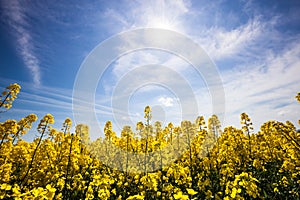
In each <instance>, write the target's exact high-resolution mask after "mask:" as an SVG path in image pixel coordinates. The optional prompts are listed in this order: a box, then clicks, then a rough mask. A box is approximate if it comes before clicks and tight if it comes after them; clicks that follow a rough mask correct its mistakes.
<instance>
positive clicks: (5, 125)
mask: <svg viewBox="0 0 300 200" xmlns="http://www.w3.org/2000/svg"><path fill="white" fill-rule="evenodd" d="M20 89H21V87H20V86H19V85H18V84H12V85H10V86H8V87H7V88H6V90H5V91H4V92H3V93H2V96H1V100H0V107H1V109H4V110H8V109H9V108H11V106H12V104H13V101H14V100H15V99H16V97H17V94H18V93H19V92H20ZM296 98H297V100H298V101H300V93H298V95H297V96H296ZM299 109H300V105H299ZM144 114H145V116H144V119H141V120H143V121H140V122H137V126H136V127H129V126H125V127H124V128H123V130H122V131H121V133H120V134H117V133H115V132H114V130H113V124H112V122H110V121H108V122H107V123H106V125H105V128H104V133H105V138H99V139H97V140H95V141H90V139H89V132H88V126H87V125H84V124H78V125H76V131H75V133H71V132H70V128H71V127H72V121H71V119H69V118H67V119H66V120H65V122H64V123H63V124H62V129H61V130H56V129H54V128H52V127H51V125H52V124H54V123H55V122H54V116H52V115H51V114H47V115H45V116H44V117H43V118H42V119H40V122H39V125H38V128H37V132H36V133H37V134H38V137H37V138H36V139H35V140H34V141H33V142H27V141H24V140H22V135H24V134H26V133H27V132H28V130H29V129H31V128H32V123H33V122H35V121H37V120H38V118H37V116H36V115H35V114H30V115H28V116H25V117H24V118H22V119H21V120H19V121H17V120H14V119H10V120H6V121H4V122H1V123H0V166H1V167H0V199H101V200H102V199H132V200H133V199H299V198H300V197H299V193H300V191H299V190H300V133H299V132H297V130H296V127H295V126H294V125H293V124H292V123H291V122H288V121H287V122H284V123H283V122H277V121H267V122H266V123H264V124H263V125H261V128H260V131H258V132H257V133H253V131H252V123H251V119H250V117H249V116H248V115H247V114H246V113H242V114H241V116H240V117H241V125H242V128H241V129H240V128H235V127H226V128H224V129H221V126H220V122H219V120H218V117H217V116H216V115H213V116H212V117H210V118H209V119H207V123H206V120H205V119H204V118H203V117H202V116H199V117H198V118H197V119H196V120H195V122H190V121H183V122H182V123H181V125H180V126H174V125H173V124H172V123H170V124H168V126H167V127H162V125H161V123H159V122H155V123H151V108H150V107H149V106H147V107H146V108H145V110H144ZM0 115H5V113H0ZM118 135H120V136H118ZM181 152H182V153H181ZM176 153H180V155H179V154H176ZM175 154H176V155H179V156H178V157H177V159H176V160H175V161H174V162H171V163H169V164H167V161H169V159H170V158H171V157H172V156H174V155H175ZM120 158H125V159H120ZM111 166H114V168H113V167H111ZM135 172H136V173H135Z"/></svg>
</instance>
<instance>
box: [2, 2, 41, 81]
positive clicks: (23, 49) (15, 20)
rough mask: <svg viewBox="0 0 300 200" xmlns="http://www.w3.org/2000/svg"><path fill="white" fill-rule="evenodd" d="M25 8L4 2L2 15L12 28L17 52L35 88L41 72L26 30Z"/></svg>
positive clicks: (30, 38)
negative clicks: (30, 75)
mask: <svg viewBox="0 0 300 200" xmlns="http://www.w3.org/2000/svg"><path fill="white" fill-rule="evenodd" d="M24 9H25V8H24V7H23V6H22V5H20V3H19V1H5V4H4V15H5V16H6V18H5V19H7V20H8V21H7V23H8V24H9V25H10V27H11V28H12V30H13V32H14V34H15V37H16V38H17V42H18V45H17V46H18V51H19V53H20V55H21V57H22V59H23V62H24V64H25V65H26V67H27V68H28V69H29V71H30V73H31V74H32V76H33V77H32V79H33V82H34V84H35V86H40V84H41V72H40V66H39V59H38V58H37V56H36V54H35V52H34V45H33V39H32V36H31V34H30V31H29V30H28V27H29V24H28V23H27V21H26V16H25V10H24Z"/></svg>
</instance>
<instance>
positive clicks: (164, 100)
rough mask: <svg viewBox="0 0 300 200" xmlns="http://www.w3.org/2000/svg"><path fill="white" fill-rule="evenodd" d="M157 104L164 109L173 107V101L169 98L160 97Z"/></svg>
mask: <svg viewBox="0 0 300 200" xmlns="http://www.w3.org/2000/svg"><path fill="white" fill-rule="evenodd" d="M158 102H159V103H161V104H162V105H164V106H165V107H173V106H174V99H172V98H171V97H160V98H159V99H158Z"/></svg>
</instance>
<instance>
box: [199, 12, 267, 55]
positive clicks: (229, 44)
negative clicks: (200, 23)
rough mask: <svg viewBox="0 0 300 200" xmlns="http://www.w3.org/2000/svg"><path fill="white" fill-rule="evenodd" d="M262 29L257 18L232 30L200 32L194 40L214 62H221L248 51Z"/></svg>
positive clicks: (217, 28)
mask: <svg viewBox="0 0 300 200" xmlns="http://www.w3.org/2000/svg"><path fill="white" fill-rule="evenodd" d="M264 28H265V24H264V23H262V22H261V21H260V20H259V18H254V19H250V20H249V21H248V22H247V23H246V24H242V25H240V26H239V27H236V28H235V29H232V30H226V29H224V28H222V27H211V28H209V29H206V30H204V31H203V32H201V33H200V35H201V36H200V38H196V40H198V41H199V43H200V45H202V46H203V47H204V49H205V50H206V51H207V53H208V54H209V55H210V56H211V57H212V58H213V59H214V60H221V59H223V58H227V57H232V56H234V57H236V56H238V55H240V54H241V52H246V51H248V50H249V47H251V46H252V45H253V44H254V42H257V39H258V38H259V37H260V36H261V35H262V34H263V33H264Z"/></svg>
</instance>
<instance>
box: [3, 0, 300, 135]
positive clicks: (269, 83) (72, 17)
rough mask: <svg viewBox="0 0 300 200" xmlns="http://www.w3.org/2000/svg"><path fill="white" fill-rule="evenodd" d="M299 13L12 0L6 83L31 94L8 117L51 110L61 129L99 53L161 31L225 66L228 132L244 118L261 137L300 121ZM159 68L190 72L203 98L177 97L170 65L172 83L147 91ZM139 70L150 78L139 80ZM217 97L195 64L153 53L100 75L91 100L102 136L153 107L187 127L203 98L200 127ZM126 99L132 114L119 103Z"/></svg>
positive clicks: (6, 9)
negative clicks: (184, 115)
mask: <svg viewBox="0 0 300 200" xmlns="http://www.w3.org/2000/svg"><path fill="white" fill-rule="evenodd" d="M299 13H300V3H299V1H297V0H288V1H279V0H278V1H260V0H256V1H255V0H252V1H251V0H250V1H245V0H240V1H238V0H236V1H232V0H227V1H225V0H218V1H209V0H199V1H196V0H195V1H184V0H175V1H163V0H152V1H134V0H132V1H129V0H128V1H104V0H93V1H84V3H83V2H82V1H72V3H68V2H67V1H46V0H45V1H37V0H36V1H16V0H3V1H1V3H0V16H1V17H0V44H1V47H0V67H1V74H0V77H1V79H0V86H1V88H4V87H5V86H7V85H9V84H10V83H13V82H18V83H20V84H21V86H22V90H21V93H20V95H19V96H18V99H17V100H16V101H15V103H14V107H13V108H12V109H11V110H9V111H8V112H6V113H3V114H1V120H5V119H8V118H16V119H20V118H21V117H23V116H26V115H27V114H30V113H32V112H33V113H36V114H37V115H38V116H39V117H40V118H41V117H42V116H43V115H44V114H46V113H48V112H49V113H52V114H53V115H54V116H55V118H56V125H55V126H56V127H60V125H61V123H62V122H63V120H64V119H65V118H66V117H71V118H73V111H74V110H73V107H72V98H73V96H72V94H73V89H74V83H75V80H76V76H77V75H78V72H79V71H80V66H82V64H83V63H84V60H85V59H86V58H87V56H88V55H90V53H91V52H92V50H93V49H95V48H96V47H97V46H99V44H100V45H101V42H103V41H105V40H107V39H109V38H111V37H113V36H114V35H116V34H120V33H123V32H124V31H125V32H126V31H131V30H136V29H139V28H160V29H167V30H171V31H175V32H178V33H180V34H182V35H185V36H186V37H188V38H190V39H191V40H193V41H195V42H196V43H197V44H198V45H199V46H200V47H201V48H202V49H203V50H204V51H205V52H206V53H207V55H208V56H209V58H210V59H211V61H212V62H213V63H214V64H215V66H216V68H217V70H218V74H217V75H218V76H219V77H220V78H221V80H222V83H223V84H222V87H223V88H224V94H225V100H224V105H225V110H224V120H223V126H227V125H235V126H238V127H239V126H240V125H239V115H240V113H242V112H247V113H248V114H249V115H250V117H251V118H252V119H253V123H254V126H255V129H256V130H258V129H259V126H260V125H261V124H262V123H263V122H265V121H267V120H279V121H286V120H290V121H292V122H293V123H295V124H296V123H297V120H298V119H299V116H300V105H298V104H297V102H296V101H295V99H294V96H295V94H296V93H297V92H299V91H300V76H299V74H300V73H299V72H300V14H299ZM153 39H155V37H154V36H153ZM127 42H128V41H127ZM184 48H185V47H184V46H183V49H184ZM187 51H188V49H187ZM151 64H155V65H164V66H171V68H170V69H171V70H172V72H174V73H175V72H176V73H179V74H181V76H182V77H183V80H184V81H187V82H188V83H189V85H190V87H191V88H192V90H193V91H194V96H193V98H190V96H189V95H188V94H187V93H185V92H186V91H187V90H184V89H183V90H182V91H181V92H180V94H174V92H173V93H172V91H171V90H170V89H168V87H165V86H167V85H168V84H170V85H173V86H174V81H175V79H174V77H176V74H173V75H172V76H171V75H170V72H169V71H168V70H166V68H164V67H162V68H161V70H160V68H157V71H156V73H157V74H159V75H161V76H159V77H160V80H158V82H160V81H164V83H165V85H159V84H152V85H151V84H148V85H147V84H146V85H145V84H143V82H142V80H143V79H144V78H146V77H149V76H150V75H149V69H150V68H149V69H148V68H146V67H144V68H140V67H141V66H145V65H151ZM136 70H137V71H136ZM138 70H140V71H138ZM172 72H171V74H172ZM130 73H140V74H144V75H143V76H142V78H141V79H138V78H136V79H135V78H132V77H134V76H132V75H131V76H130ZM126 75H128V77H127V79H126ZM154 75H155V74H154ZM137 76H138V75H137ZM124 77H125V78H124ZM172 77H173V78H172ZM177 80H178V79H177ZM129 83H131V84H133V85H135V88H133V89H134V91H133V92H132V91H131V94H130V95H129V99H121V100H120V99H119V98H113V100H112V96H113V95H115V93H114V92H115V91H120V92H122V91H124V90H122V89H123V88H122V87H121V88H119V90H118V87H119V86H120V85H121V86H123V87H124V86H127V85H129ZM177 83H178V82H177ZM182 83H183V82H182ZM210 92H211V91H209V90H208V88H207V86H206V80H205V77H201V76H198V75H197V74H196V73H194V71H193V67H192V66H191V65H190V63H187V62H185V61H184V60H183V59H182V58H180V57H178V56H176V55H172V54H170V53H168V52H164V51H158V50H153V49H144V50H142V51H134V52H129V53H128V54H126V55H123V56H120V57H119V58H116V60H114V62H112V63H111V64H110V66H109V67H107V68H106V71H105V73H104V74H103V76H102V77H101V78H99V83H98V85H97V87H96V92H95V94H94V95H95V103H93V102H89V103H91V104H93V106H94V107H95V113H96V116H97V123H99V126H100V129H102V127H103V125H104V123H105V121H107V120H113V121H115V123H116V125H118V126H119V128H121V127H122V126H123V125H125V124H123V123H125V122H126V123H127V122H132V123H133V124H135V123H136V121H138V120H143V107H144V106H145V105H151V106H152V107H153V118H154V119H153V120H161V121H163V122H164V123H167V122H169V121H174V122H175V124H178V123H179V121H180V116H179V115H180V114H181V106H182V105H183V104H184V102H193V100H195V99H196V104H197V106H198V109H199V111H197V110H196V111H195V113H192V111H193V109H194V107H193V106H192V105H194V103H189V105H191V107H188V108H186V110H189V115H188V116H189V117H190V120H193V119H194V118H195V117H196V116H197V115H204V116H205V117H206V118H207V117H208V116H210V115H212V114H214V113H213V108H212V107H213V105H212V104H213V103H212V99H211V98H212V97H211V93H210ZM117 95H118V94H117ZM180 95H186V96H185V97H184V98H179V97H178V96H180ZM124 102H126V103H128V107H125V108H122V107H120V106H119V105H123V104H122V103H124ZM124 105H125V104H124ZM114 112H115V113H114ZM197 112H198V113H197ZM116 113H117V114H116ZM124 113H125V114H128V113H129V114H128V116H129V118H126V119H125V118H124V116H125V114H124ZM114 114H115V115H114ZM128 116H127V117H128ZM82 122H84V123H88V122H87V121H85V120H84V119H83V121H82ZM77 123H81V121H79V122H77ZM116 129H118V127H116ZM34 134H35V132H34V131H32V132H30V133H29V134H28V136H26V137H27V138H32V137H33V136H34ZM97 134H98V133H97Z"/></svg>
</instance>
